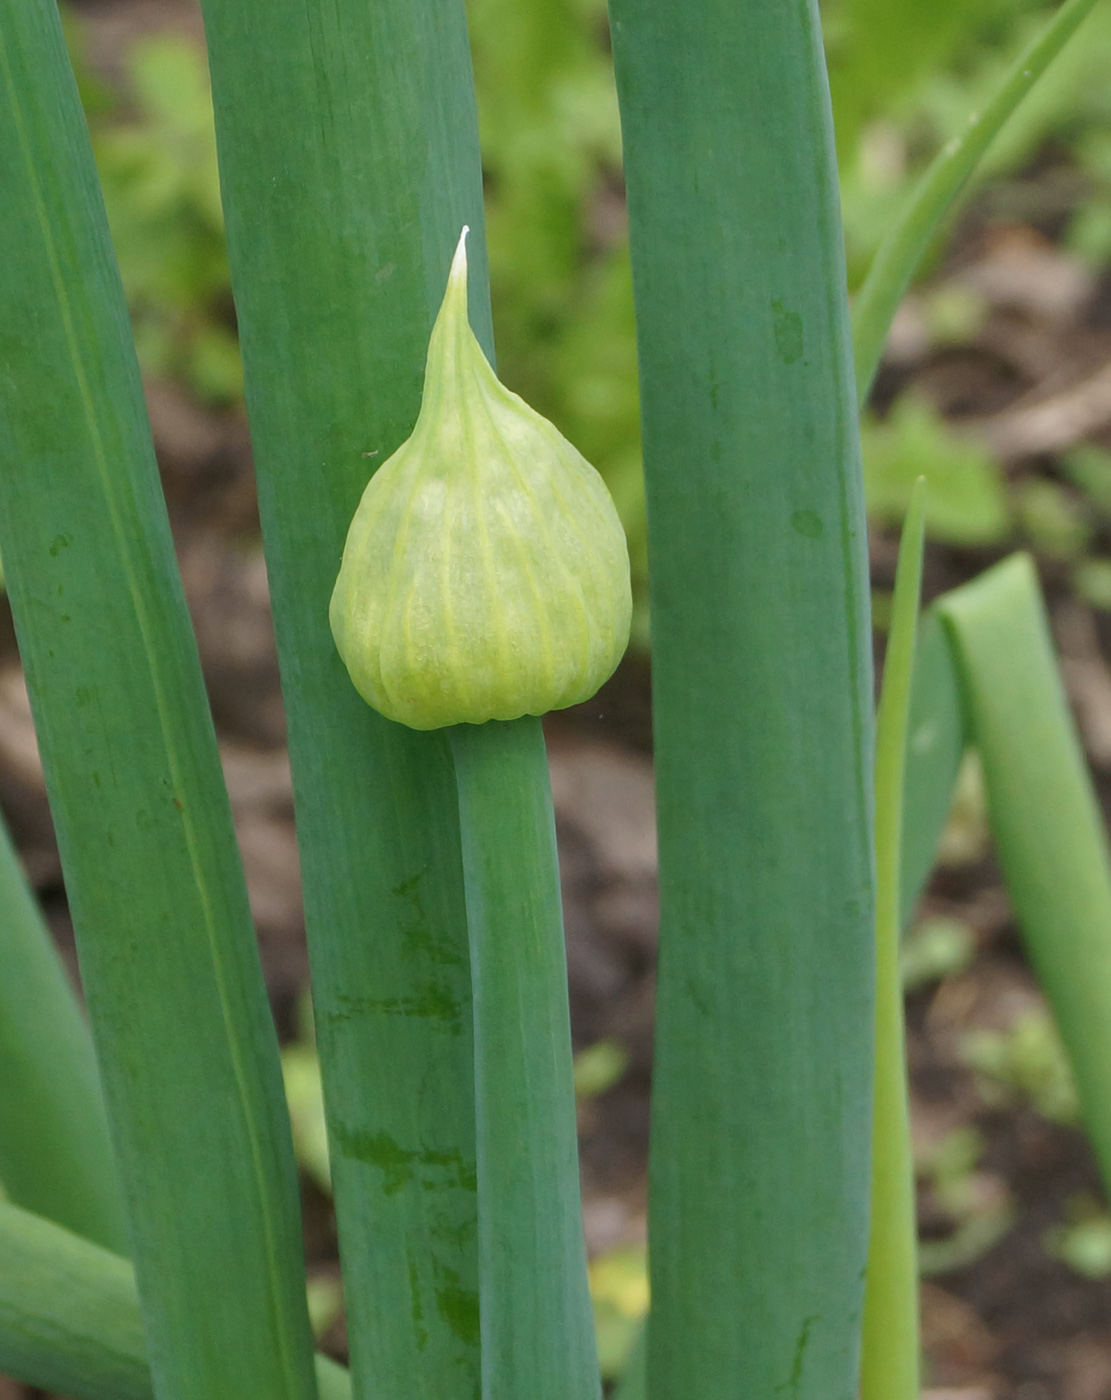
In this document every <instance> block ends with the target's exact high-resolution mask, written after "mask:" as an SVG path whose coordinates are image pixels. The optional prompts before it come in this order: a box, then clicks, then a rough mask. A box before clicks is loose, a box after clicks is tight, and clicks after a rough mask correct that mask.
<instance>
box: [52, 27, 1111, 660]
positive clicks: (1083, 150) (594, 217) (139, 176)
mask: <svg viewBox="0 0 1111 1400" xmlns="http://www.w3.org/2000/svg"><path fill="white" fill-rule="evenodd" d="M468 11H469V15H470V22H471V32H472V38H473V46H474V60H475V73H476V80H477V87H478V98H479V112H480V122H481V130H482V139H483V150H484V162H485V171H486V180H487V209H488V219H489V242H490V254H491V266H492V288H493V297H494V313H495V323H496V327H497V341H498V347H499V365H500V372H501V374H502V377H503V378H504V379H505V380H506V382H507V383H509V384H510V385H511V386H512V387H513V388H514V389H516V390H518V391H519V392H520V393H522V394H523V395H524V396H525V397H526V398H527V399H528V400H529V401H530V402H532V403H533V404H535V405H536V407H537V408H539V409H540V411H541V412H543V413H545V414H546V415H547V416H549V417H551V418H552V419H553V420H554V421H555V422H557V423H558V424H559V426H560V427H561V429H562V430H563V431H564V432H565V433H566V434H567V435H568V436H569V437H570V438H571V439H572V441H574V442H575V443H576V445H577V446H578V447H579V448H580V449H581V450H582V451H583V452H584V454H585V455H586V456H587V457H588V458H589V459H590V460H591V461H593V462H594V463H595V464H596V465H597V466H598V468H599V470H600V471H601V472H602V473H603V475H604V476H605V477H606V479H607V481H608V482H609V484H610V487H611V489H612V491H613V493H614V496H615V498H616V499H617V502H618V506H619V509H620V511H621V514H622V518H623V519H624V522H625V525H626V528H627V531H628V535H629V541H630V548H631V553H632V557H633V563H634V572H635V574H636V577H637V581H638V586H639V593H640V597H641V599H642V600H643V594H644V590H643V581H644V575H645V570H646V554H645V529H644V507H643V494H642V490H641V483H640V441H639V428H638V406H637V390H636V374H635V363H636V348H635V334H634V323H633V308H632V291H631V282H630V273H629V258H628V243H627V234H626V222H625V212H624V199H623V187H622V179H621V141H620V127H619V121H618V113H617V102H616V96H615V92H614V86H613V75H612V67H611V63H610V56H609V43H608V31H607V25H606V14H605V3H604V0H533V3H530V4H528V5H521V4H519V3H517V0H468ZM1047 13H1048V9H1047V7H1046V6H1045V5H1044V4H1042V3H1038V0H930V3H928V4H926V3H904V4H898V5H893V4H891V3H889V0H826V3H825V4H824V6H823V15H824V22H825V27H826V35H827V49H828V54H829V62H830V73H831V82H832V88H833V100H834V110H835V118H836V127H837V139H838V151H839V159H840V164H841V170H842V188H843V203H844V219H845V237H846V251H847V259H848V267H849V277H850V283H851V284H852V285H855V284H856V283H858V282H859V281H860V279H861V277H862V276H863V273H864V270H865V269H866V267H867V264H868V260H869V258H870V256H871V255H872V253H873V252H874V250H875V248H876V246H877V244H878V242H879V240H880V238H881V236H882V234H883V232H884V230H885V228H886V226H887V224H888V222H889V220H890V218H891V216H892V214H893V212H894V210H895V209H896V208H897V207H898V206H899V204H900V202H901V201H902V200H903V199H904V198H905V196H906V194H907V192H908V190H909V188H910V187H911V185H912V183H913V181H914V179H915V178H916V177H917V175H918V174H919V173H920V172H921V171H922V169H923V168H924V166H925V165H926V163H927V162H928V160H929V159H930V157H931V156H932V155H933V154H934V153H935V152H936V151H937V150H938V148H939V146H940V145H941V144H942V143H943V142H944V141H945V140H946V139H947V138H948V137H949V136H950V135H952V134H953V133H955V132H956V131H957V130H958V129H959V128H960V127H961V125H962V124H963V122H964V121H965V120H966V118H967V116H968V114H969V113H970V112H971V111H972V110H974V109H975V107H976V106H977V105H978V104H979V103H980V102H981V101H982V99H983V98H984V96H985V95H986V94H987V93H988V92H989V91H990V89H991V87H992V85H993V83H994V82H995V80H996V79H997V77H998V75H999V74H1000V73H1001V72H1002V71H1003V69H1004V68H1005V66H1006V65H1007V63H1008V62H1009V61H1010V59H1011V57H1012V56H1013V54H1014V53H1015V52H1016V51H1017V49H1018V48H1019V47H1020V46H1021V44H1022V43H1023V42H1024V41H1025V40H1026V39H1027V38H1028V37H1029V35H1030V33H1031V32H1032V31H1033V29H1034V28H1036V26H1038V25H1039V24H1040V23H1042V22H1043V20H1044V17H1045V15H1046V14H1047ZM70 21H71V22H70V33H71V37H72V41H73V43H72V47H73V50H74V53H75V57H76V60H77V64H78V68H79V72H80V74H81V80H82V85H83V89H84V95H85V99H86V105H87V109H88V112H89V116H90V122H91V125H92V127H93V133H94V141H95V148H96V154H97V160H98V163H99V166H100V170H101V175H102V178H103V182H104V189H105V196H106V199H107V203H108V211H109V217H110V220H111V224H112V229H113V233H114V236H115V239H116V245H117V248H118V251H119V257H120V263H121V267H122V270H123V277H124V281H125V284H126V287H127V292H128V296H129V298H130V301H131V306H132V312H133V316H134V321H135V330H136V338H137V341H138V345H139V353H140V357H141V360H142V363H143V366H144V369H145V371H146V373H147V374H148V376H151V377H153V378H172V379H175V380H177V381H179V382H181V381H183V382H184V383H186V384H187V385H188V386H189V388H190V390H191V391H192V393H193V394H194V395H195V396H196V397H197V398H198V399H200V400H201V401H204V402H206V403H208V404H211V405H213V406H226V405H231V404H234V403H235V402H236V401H237V400H238V399H239V398H240V396H241V392H242V374H241V369H240V365H239V360H238V354H237V350H236V342H235V331H234V309H233V305H232V299H231V292H230V286H229V282H228V271H227V262H226V258H225V254H224V247H223V236H222V222H221V214H220V201H219V186H218V178H217V170H216V152H215V142H214V138H213V132H212V114H211V104H210V99H209V93H208V87H207V81H206V76H205V66H204V60H203V57H202V54H201V51H200V49H199V46H198V44H197V43H196V41H195V40H193V39H191V38H189V37H187V36H184V35H172V34H170V35H167V34H162V35H158V36H147V37H142V38H139V39H137V40H136V41H134V42H133V43H132V44H131V46H130V47H129V49H128V51H127V53H126V55H125V57H124V73H123V81H122V82H121V83H119V84H111V85H106V84H105V83H103V82H102V81H98V80H96V79H94V78H93V77H92V76H91V69H90V66H89V65H88V64H87V63H86V62H85V61H84V60H83V56H82V31H81V27H80V24H79V22H78V21H77V20H76V19H74V18H73V17H72V16H71V17H70ZM1108 71H1111V7H1102V8H1100V9H1098V10H1097V11H1096V13H1095V15H1094V16H1093V17H1092V18H1091V19H1090V20H1089V21H1088V23H1087V24H1086V26H1085V28H1084V31H1083V34H1082V36H1081V37H1080V39H1079V40H1078V41H1076V42H1074V43H1073V44H1072V45H1071V46H1070V47H1069V48H1068V49H1067V50H1066V52H1065V53H1064V54H1063V55H1062V56H1061V57H1060V58H1059V59H1058V60H1057V61H1056V63H1055V65H1054V66H1053V67H1052V68H1051V70H1050V72H1049V73H1048V75H1047V76H1046V77H1045V78H1044V79H1043V80H1042V82H1041V85H1040V87H1038V88H1037V89H1036V90H1035V93H1034V95H1033V97H1032V99H1029V100H1028V101H1027V104H1026V106H1025V107H1024V108H1023V109H1022V110H1021V111H1020V113H1019V114H1018V117H1017V118H1016V119H1015V120H1013V121H1012V123H1011V125H1010V127H1009V128H1008V129H1007V131H1006V132H1005V133H1004V135H1003V137H1002V138H1001V139H1000V140H999V141H998V142H997V143H996V146H995V148H994V149H993V151H992V153H991V156H990V158H989V160H988V162H987V169H986V171H985V172H984V176H983V177H982V179H983V180H985V181H990V188H991V191H992V208H993V212H994V214H995V216H996V217H1002V218H1004V219H1006V218H1015V219H1022V220H1025V221H1027V222H1031V223H1033V224H1034V225H1035V226H1042V225H1046V224H1047V223H1048V224H1052V226H1053V237H1054V241H1055V242H1056V243H1057V244H1058V245H1060V246H1063V248H1064V249H1065V250H1068V251H1069V252H1071V253H1073V254H1075V255H1076V257H1077V258H1078V259H1081V260H1082V261H1083V262H1084V263H1086V264H1088V265H1090V266H1091V267H1092V268H1093V269H1096V270H1099V269H1102V268H1103V266H1104V265H1105V264H1106V263H1107V262H1108V261H1109V260H1111V84H1109V83H1108V82H1107V81H1106V74H1107V73H1108ZM1039 164H1040V165H1041V166H1042V167H1046V166H1048V167H1050V170H1049V174H1048V176H1047V175H1046V171H1045V169H1044V168H1043V169H1041V170H1040V171H1039V178H1038V179H1037V180H1036V181H1031V180H1029V179H1027V178H1026V177H1027V175H1028V174H1029V172H1030V171H1031V169H1032V168H1034V167H1035V166H1037V165H1039ZM930 271H931V269H930V267H927V268H926V269H925V272H924V276H925V277H926V279H927V286H928V290H927V291H926V293H925V294H923V295H922V296H920V298H919V304H918V310H917V320H916V323H915V331H916V334H917V335H918V337H919V339H920V340H922V339H925V341H927V342H929V344H930V345H932V346H934V347H942V348H944V347H946V346H953V345H960V344H961V343H962V341H965V340H967V339H969V338H970V337H973V336H974V335H975V334H976V333H977V331H978V330H979V328H980V327H981V325H982V322H983V318H984V315H985V306H984V299H983V296H982V295H981V294H979V293H978V292H977V290H976V288H975V287H970V286H962V285H961V284H959V283H948V282H945V281H942V282H939V283H937V284H936V285H934V284H932V283H930V282H929V274H930ZM877 402H878V405H879V409H878V412H877V413H876V414H870V415H869V416H867V417H866V420H865V424H864V444H865V454H866V463H867V489H868V497H869V506H870V509H871V511H872V513H873V516H874V518H875V520H876V521H877V523H887V524H891V525H895V524H897V523H898V521H899V519H900V518H901V514H902V510H903V507H904V504H905V501H906V497H907V492H908V490H909V485H910V482H911V481H912V480H913V479H914V477H916V476H917V475H919V474H920V473H922V472H925V473H926V474H927V475H928V476H929V478H930V483H931V494H930V501H931V504H930V521H929V525H930V533H931V535H932V537H933V538H934V539H935V540H937V541H940V542H942V543H948V544H952V545H954V546H959V547H987V548H995V547H1001V546H1004V545H1007V546H1009V545H1012V544H1014V543H1021V542H1023V541H1026V542H1030V543H1033V544H1034V545H1035V546H1036V547H1037V548H1038V549H1039V551H1041V552H1043V553H1045V554H1046V555H1047V556H1048V557H1050V558H1054V559H1059V560H1065V561H1067V562H1068V563H1069V564H1070V566H1071V567H1072V568H1073V570H1074V575H1075V580H1076V587H1077V589H1078V590H1079V591H1080V592H1081V593H1082V595H1083V596H1085V598H1086V600H1087V601H1089V602H1091V603H1093V604H1095V605H1096V606H1099V607H1107V606H1111V562H1108V561H1101V560H1099V559H1098V558H1096V559H1094V560H1093V559H1091V558H1089V555H1090V554H1091V551H1092V545H1093V540H1095V539H1096V537H1097V535H1098V528H1099V525H1100V521H1101V518H1106V517H1107V516H1108V512H1109V511H1111V455H1109V454H1107V453H1103V452H1101V451H1100V450H1099V449H1098V448H1091V447H1090V448H1088V449H1086V454H1087V455H1085V456H1084V457H1083V458H1082V459H1078V460H1077V462H1076V463H1074V464H1073V465H1072V466H1065V467H1063V468H1062V470H1061V471H1060V472H1058V473H1057V475H1056V477H1054V476H1052V475H1051V476H1048V477H1047V476H1045V475H1042V476H1041V477H1038V478H1037V479H1034V480H1028V481H1020V482H1018V483H1015V484H1013V485H1012V486H1011V487H1010V488H1008V485H1007V483H1006V481H1005V480H1004V476H1003V473H1002V472H1001V470H1000V454H999V453H993V451H992V450H991V447H990V445H988V444H985V443H984V442H983V441H980V440H978V439H976V438H974V437H971V436H963V435H961V434H960V433H959V432H958V431H957V430H956V429H954V427H953V425H952V422H951V421H946V418H945V417H943V415H942V414H941V413H939V412H938V411H937V408H936V407H935V405H934V404H932V403H931V401H930V399H929V397H923V396H922V395H920V394H917V393H915V392H914V391H913V388H912V389H911V391H910V392H908V393H901V392H898V391H896V392H894V393H893V392H892V387H891V385H890V384H889V383H888V384H886V385H885V381H884V379H883V377H882V376H881V380H880V384H879V390H878V394H877ZM950 417H951V415H950ZM1057 478H1059V479H1057ZM1093 562H1094V563H1095V564H1096V566H1097V567H1095V568H1094V569H1093V568H1092V564H1093ZM879 611H880V614H881V617H882V608H881V609H880V610H879ZM645 628H646V610H645V608H644V605H643V601H642V604H641V608H640V615H639V633H640V636H641V638H642V639H643V638H644V637H645V635H646V633H645Z"/></svg>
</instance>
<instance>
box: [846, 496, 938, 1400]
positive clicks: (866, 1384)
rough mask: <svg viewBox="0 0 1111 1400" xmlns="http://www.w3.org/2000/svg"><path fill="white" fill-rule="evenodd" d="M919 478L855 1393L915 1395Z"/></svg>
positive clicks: (881, 757)
mask: <svg viewBox="0 0 1111 1400" xmlns="http://www.w3.org/2000/svg"><path fill="white" fill-rule="evenodd" d="M925 486H926V483H925V480H924V478H922V477H919V479H918V481H917V483H916V484H915V488H914V493H913V495H912V496H911V502H910V508H909V510H908V511H907V518H906V524H905V525H904V526H903V538H902V543H901V544H900V546H899V564H898V569H897V571H896V575H895V598H894V604H893V607H892V617H891V631H890V633H889V635H888V641H887V655H886V657H885V659H884V666H883V688H882V690H881V692H880V704H879V713H878V715H877V717H876V1073H875V1094H874V1099H873V1105H874V1106H873V1116H872V1223H871V1229H870V1231H869V1236H868V1272H867V1275H866V1277H865V1287H864V1325H863V1355H862V1359H861V1376H860V1395H861V1400H918V1390H919V1375H918V1220H917V1213H916V1210H915V1200H914V1158H913V1154H912V1152H911V1144H910V1110H909V1103H908V1096H907V1059H906V1034H905V1030H904V1013H903V985H902V979H901V978H900V976H899V935H900V933H901V920H900V917H899V913H900V910H899V895H900V867H901V865H902V844H903V810H904V801H905V799H904V778H905V772H906V754H907V730H908V721H909V717H910V708H911V687H912V681H913V676H914V666H915V655H914V653H915V634H916V632H917V630H918V598H919V593H920V591H921V587H922V546H923V543H924V539H925V502H926V496H925Z"/></svg>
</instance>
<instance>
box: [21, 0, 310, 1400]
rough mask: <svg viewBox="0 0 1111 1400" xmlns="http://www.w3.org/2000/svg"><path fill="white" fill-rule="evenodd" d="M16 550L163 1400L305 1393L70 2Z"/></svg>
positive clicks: (260, 1090) (210, 759) (33, 271)
mask: <svg viewBox="0 0 1111 1400" xmlns="http://www.w3.org/2000/svg"><path fill="white" fill-rule="evenodd" d="M0 186H2V188H3V190H4V198H3V200H2V201H0V248H2V250H3V256H2V257H0V548H2V550H3V557H4V566H5V572H6V575H7V582H8V587H9V592H10V596H11V601H12V608H13V612H14V615H15V621H16V628H17V633H18V638H19V646H20V653H21V655H22V658H23V663H24V666H25V668H26V672H27V681H28V687H29V690H30V694H31V702H32V707H33V710H34V715H35V723H36V729H37V733H38V738H39V745H40V748H41V751H42V756H43V765H44V768H45V772H46V780H47V790H48V794H49V797H50V804H51V810H52V812H53V815H54V822H55V826H56V829H57V833H58V842H59V847H60V850H61V855H62V863H63V868H64V871H65V877H66V888H67V892H68V895H69V900H70V908H71V911H72V913H73V918H74V926H75V929H76V933H77V942H78V953H79V956H80V960H81V968H82V975H83V979H84V985H85V990H86V994H87V997H88V1003H89V1009H90V1015H91V1018H92V1024H93V1032H94V1036H95V1039H96V1043H97V1051H98V1057H99V1061H100V1064H101V1067H102V1072H103V1077H104V1087H105V1097H106V1102H107V1105H108V1111H109V1121H110V1123H111V1128H112V1135H113V1141H114V1144H115V1149H116V1156H117V1160H118V1163H119V1168H120V1175H121V1178H122V1181H123V1187H124V1193H125V1199H126V1203H127V1209H128V1216H129V1220H128V1226H129V1236H130V1242H131V1247H132V1254H133V1257H134V1259H135V1263H136V1267H137V1271H138V1278H139V1287H140V1293H141V1296H142V1300H143V1307H144V1314H145V1319H146V1325H147V1330H148V1335H149V1337H150V1341H151V1355H152V1358H153V1362H154V1365H155V1368H156V1373H157V1374H156V1378H155V1380H156V1385H157V1388H158V1390H159V1393H160V1395H161V1396H162V1398H163V1400H194V1398H195V1400H202V1397H203V1400H223V1398H224V1397H226V1398H227V1400H231V1398H232V1397H235V1400H251V1397H259V1400H261V1397H264V1396H265V1397H267V1400H276V1397H284V1400H302V1398H303V1397H308V1396H310V1395H311V1394H312V1391H313V1376H312V1366H311V1337H310V1332H309V1324H308V1316H307V1310H306V1306H305V1290H304V1266H303V1255H302V1245H301V1235H300V1227H299V1219H298V1211H297V1185H296V1171H295V1165H294V1161H293V1149H292V1143H291V1141H290V1135H289V1122H288V1117H287V1115H286V1111H285V1105H284V1101H283V1098H282V1090H281V1078H280V1072H279V1066H278V1052H277V1043H276V1038H275V1035H274V1028H273V1024H272V1023H271V1020H270V1015H269V1008H268V1006H267V1002H266V994H265V988H264V986H263V981H262V973H261V969H260V966H259V962H258V952H257V948H256V946H255V939H254V929H253V926H252V923H251V917H250V909H249V907H248V903H247V892H246V886H245V884H244V880H243V872H242V868H241V866H240V862H239V858H238V853H237V850H236V845H235V834H234V830H233V828H232V822H231V813H230V809H229V805H228V800H227V793H226V790H225V788H224V784H223V778H222V774H221V771H220V763H219V757H218V754H217V750H216V742H215V736H214V734H213V730H212V721H211V716H210V714H209V711H208V705H207V700H206V697H205V692H204V686H203V683H202V679H201V673H200V666H199V664H198V659H197V654H196V647H195V643H194V640H193V636H192V632H191V629H190V626H189V617H188V613H187V611H186V607H185V601H184V597H183V595H182V590H181V582H180V578H179V576H178V573H177V568H176V564H175V562H174V555H173V542H172V539H171V536H170V530H169V525H168V522H167V519H166V512H165V504H164V501H163V499H162V495H161V491H160V489H159V483H158V474H157V470H156V465H155V460H154V452H153V448H152V445H151V440H150V434H149V430H148V427H147V423H146V415H145V411H144V406H143V399H142V392H141V387H140V383H139V373H138V367H137V365H136V362H135V353H134V347H133V344H132V341H131V335H130V330H129V326H128V316H127V307H126V305H125V302H124V297H123V290H122V288H121V286H120V281H119V274H118V272H117V270H116V267H115V263H114V260H113V258H112V253H111V247H110V243H109V238H108V229H107V223H106V220H105V216H104V210H103V205H102V203H101V199H100V193H99V189H98V186H97V183H96V174H95V171H94V168H93V160H92V152H91V150H90V148H89V138H88V132H87V129H86V127H85V122H84V118H83V116H82V113H81V108H80V105H79V102H78V97H77V89H76V85H75V83H74V80H73V75H72V73H71V71H70V68H69V64H68V61H67V59H66V54H65V49H64V46H63V43H62V34H61V26H60V23H59V17H58V10H57V6H56V5H55V4H54V3H53V0H0Z"/></svg>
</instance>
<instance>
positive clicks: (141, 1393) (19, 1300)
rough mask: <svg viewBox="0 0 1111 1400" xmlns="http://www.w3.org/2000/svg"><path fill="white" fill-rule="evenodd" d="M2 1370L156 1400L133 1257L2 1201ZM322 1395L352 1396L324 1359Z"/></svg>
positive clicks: (105, 1399)
mask: <svg viewBox="0 0 1111 1400" xmlns="http://www.w3.org/2000/svg"><path fill="white" fill-rule="evenodd" d="M0 1373H2V1374H3V1375H5V1376H10V1377H12V1379H13V1380H17V1381H22V1382H23V1383H24V1384H25V1385H31V1386H35V1387H36V1388H37V1389H39V1390H47V1391H50V1392H51V1393H52V1394H53V1393H57V1394H60V1395H67V1396H69V1397H70V1400H153V1396H154V1387H153V1385H152V1383H151V1374H150V1365H149V1363H148V1361H147V1354H146V1342H145V1340H144V1337H143V1319H142V1314H141V1313H140V1311H139V1295H138V1293H137V1292H136V1290H135V1271H134V1270H133V1269H132V1267H131V1265H130V1264H129V1263H128V1262H127V1260H126V1259H121V1258H120V1257H119V1256H118V1255H116V1254H113V1253H110V1252H109V1251H108V1250H105V1249H101V1248H100V1247H99V1246H97V1245H94V1244H91V1243H90V1242H89V1241H88V1240H84V1239H80V1238H78V1236H76V1235H73V1234H71V1233H70V1232H69V1231H68V1230H64V1229H62V1228H61V1227H60V1226H58V1225H54V1224H52V1223H51V1222H49V1221H46V1220H43V1219H41V1218H40V1217H39V1216H36V1215H32V1214H31V1213H30V1212H29V1211H24V1210H19V1209H18V1208H17V1207H15V1206H12V1205H7V1204H5V1203H3V1202H0ZM316 1377H317V1386H318V1389H319V1394H320V1400H350V1395H351V1384H350V1381H349V1379H348V1376H347V1372H346V1371H344V1369H343V1368H342V1367H341V1366H337V1365H336V1363H335V1362H334V1361H331V1360H329V1359H328V1358H327V1357H324V1356H317V1358H316Z"/></svg>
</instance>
